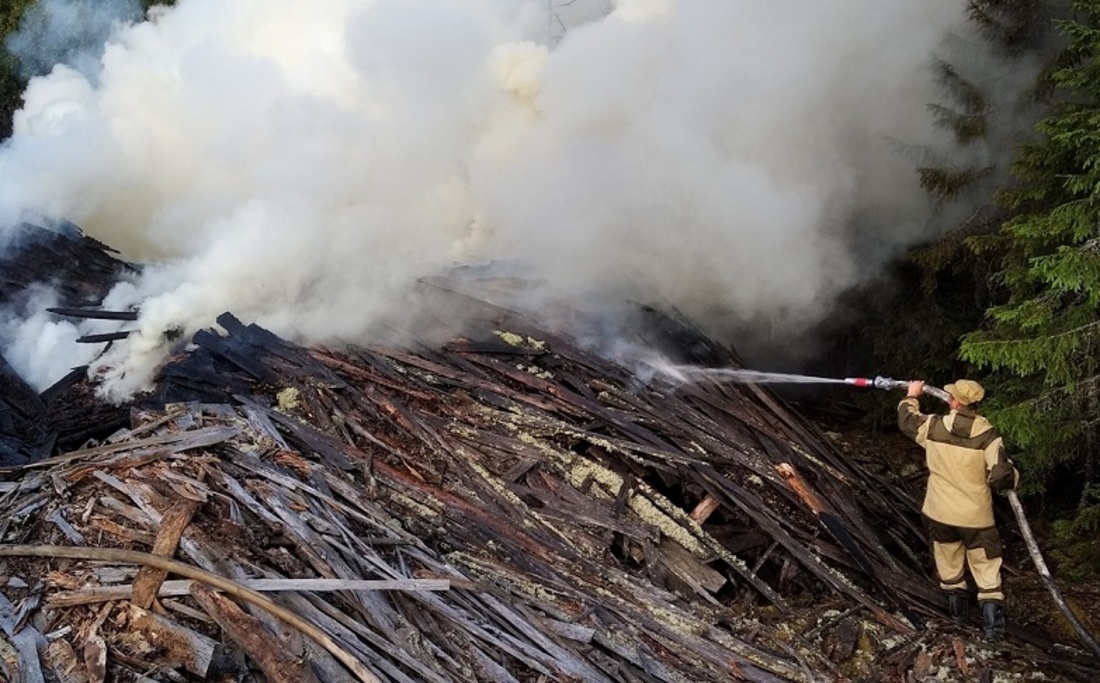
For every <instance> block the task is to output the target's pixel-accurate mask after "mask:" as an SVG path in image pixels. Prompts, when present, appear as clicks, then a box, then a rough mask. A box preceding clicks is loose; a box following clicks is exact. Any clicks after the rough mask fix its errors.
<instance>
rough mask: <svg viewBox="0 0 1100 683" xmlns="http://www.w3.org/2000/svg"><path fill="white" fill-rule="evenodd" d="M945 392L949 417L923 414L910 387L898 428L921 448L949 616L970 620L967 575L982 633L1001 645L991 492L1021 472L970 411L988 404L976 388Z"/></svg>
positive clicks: (968, 385) (963, 385)
mask: <svg viewBox="0 0 1100 683" xmlns="http://www.w3.org/2000/svg"><path fill="white" fill-rule="evenodd" d="M944 389H945V390H946V391H947V393H948V394H949V396H950V400H949V401H948V406H949V407H950V409H951V412H950V413H948V414H947V415H928V414H925V413H922V412H921V411H920V405H919V403H918V400H917V399H918V397H919V396H920V395H921V394H923V393H924V382H919V381H918V382H910V383H909V389H908V393H907V394H906V397H905V398H904V399H902V401H901V403H899V404H898V427H899V428H900V429H901V431H902V433H903V434H905V435H906V436H908V437H909V438H911V439H914V440H915V441H916V442H917V443H918V444H919V445H921V446H923V447H924V452H925V461H926V464H927V466H928V490H927V492H926V493H925V496H924V505H923V507H922V508H921V513H922V515H923V517H924V520H925V524H926V526H927V528H928V535H929V538H930V539H931V542H932V554H933V557H934V558H935V561H936V573H937V574H938V575H939V580H940V588H942V589H943V590H944V591H945V592H946V594H947V611H948V613H949V614H950V615H951V617H952V618H953V619H954V620H955V621H956V622H958V623H960V624H961V623H966V621H967V620H968V617H969V603H968V593H967V587H966V574H965V571H966V568H967V567H969V569H970V575H971V577H972V578H973V580H974V583H975V585H976V586H977V588H978V604H979V605H980V607H981V613H982V634H983V636H984V637H985V638H987V639H989V640H1000V639H1001V638H1003V637H1004V632H1005V613H1004V598H1005V596H1004V592H1003V591H1002V588H1001V538H1000V534H998V533H997V527H996V525H995V523H994V521H993V492H995V491H996V492H1000V491H1006V490H1009V489H1014V488H1015V487H1016V485H1017V483H1018V482H1019V476H1020V475H1019V473H1018V472H1017V471H1016V468H1015V467H1014V466H1013V464H1012V462H1011V461H1010V460H1009V459H1008V458H1007V457H1006V456H1005V452H1004V444H1003V441H1002V439H1001V436H1000V435H999V434H998V433H997V431H996V430H995V429H994V428H993V425H992V424H990V423H989V420H987V419H985V418H984V417H982V416H981V415H979V414H978V413H977V411H976V409H975V406H976V405H977V403H978V402H979V401H981V400H982V398H984V397H985V390H984V389H983V388H982V386H981V385H980V384H978V383H977V382H975V381H973V380H969V379H960V380H958V381H957V382H955V383H954V384H948V385H947V386H946V387H944Z"/></svg>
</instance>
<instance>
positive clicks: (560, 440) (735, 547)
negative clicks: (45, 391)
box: [0, 315, 1075, 683]
mask: <svg viewBox="0 0 1100 683" xmlns="http://www.w3.org/2000/svg"><path fill="white" fill-rule="evenodd" d="M219 324H220V325H221V327H222V328H223V329H222V330H218V331H215V330H209V331H205V332H203V333H200V334H199V335H196V337H195V339H194V343H195V348H194V349H193V350H191V351H189V352H188V353H187V354H184V355H182V356H181V357H179V358H177V359H176V360H175V361H174V362H173V363H171V364H170V365H168V366H167V367H166V368H164V370H163V372H162V374H161V376H160V378H159V380H158V383H157V388H156V390H155V391H154V393H153V394H152V395H151V396H150V397H146V399H147V400H146V401H145V402H144V403H143V404H142V405H140V406H138V405H135V406H133V407H132V410H131V422H130V424H129V425H128V427H127V428H126V429H123V430H120V431H118V432H116V433H115V434H113V435H111V436H110V437H109V438H107V439H105V440H104V442H103V443H96V444H84V445H83V447H81V448H79V449H77V450H70V451H69V452H63V453H60V454H57V455H55V456H54V457H50V458H48V459H45V460H41V461H39V462H37V463H31V464H27V465H24V466H21V467H16V468H12V469H10V471H9V472H8V473H7V476H6V479H7V481H5V482H3V484H2V485H0V627H2V631H3V634H5V636H6V638H0V677H3V676H6V677H7V680H18V678H17V676H18V677H22V680H26V681H36V680H61V681H95V680H119V681H125V680H135V681H147V680H162V681H177V680H194V679H196V678H198V679H209V680H219V681H229V680H268V681H298V680H318V681H322V682H328V681H339V682H343V681H355V680H358V681H386V682H396V683H410V682H412V681H429V682H438V683H442V682H445V681H472V680H477V681H494V682H500V683H505V682H510V683H518V682H521V681H523V682H527V681H532V682H533V681H585V682H596V683H611V682H620V681H621V682H628V681H629V682H634V681H670V682H671V681H676V682H688V681H722V680H731V679H734V680H744V681H780V680H807V679H810V678H813V677H814V676H816V675H819V674H818V673H814V672H824V673H825V675H828V676H831V677H832V676H836V677H841V676H842V674H841V669H840V667H845V671H847V672H848V673H847V674H844V675H856V676H864V675H866V676H874V675H878V674H882V673H883V672H884V671H886V669H883V668H881V667H882V666H887V667H889V671H890V672H904V671H907V670H910V669H912V668H913V667H914V666H916V667H919V668H920V670H921V671H923V672H926V673H929V674H930V675H934V674H935V672H936V670H937V667H938V666H939V667H945V668H946V667H950V670H951V671H956V670H957V668H958V667H957V664H956V662H955V657H954V651H953V650H950V652H951V657H950V661H949V662H947V663H944V662H943V661H942V660H943V659H944V657H946V655H944V657H940V658H939V659H937V660H935V661H930V660H929V657H928V656H927V655H926V654H925V649H927V648H923V646H921V647H918V645H921V644H922V643H923V642H925V641H924V640H923V639H932V638H935V637H936V636H935V635H934V633H932V632H931V631H926V632H922V633H914V632H913V629H912V624H910V623H908V622H906V621H905V620H904V618H903V617H902V616H899V615H898V614H897V613H896V605H894V604H892V603H893V602H894V601H896V600H901V601H904V602H905V603H906V607H907V609H909V610H912V611H913V612H915V613H920V614H921V615H922V616H924V617H926V618H927V617H936V616H937V615H941V612H940V607H939V604H938V598H939V596H938V592H937V591H936V590H935V587H934V585H932V583H931V582H930V581H929V580H928V578H927V576H926V575H925V574H924V571H923V568H921V567H919V566H914V563H913V562H911V561H910V560H909V559H908V558H910V557H915V556H917V554H918V553H920V552H921V550H920V544H921V543H922V540H921V536H920V532H919V528H917V526H916V524H915V523H914V522H913V509H914V508H913V501H912V500H911V499H910V498H908V497H906V495H904V494H903V493H901V492H900V491H899V490H897V489H895V488H892V487H890V486H887V485H879V484H878V483H876V482H875V481H873V480H871V478H869V477H867V476H866V475H865V474H864V473H863V472H862V471H861V470H860V469H859V467H858V466H857V465H855V464H853V463H852V462H850V461H849V460H847V459H845V458H844V457H843V456H842V455H841V454H840V453H838V452H837V451H836V450H835V449H834V448H833V447H832V446H830V445H829V444H828V442H826V441H825V440H824V439H822V438H820V437H819V436H818V435H817V433H816V431H815V430H814V429H813V428H811V427H810V426H809V425H808V424H807V423H805V422H804V421H802V420H801V419H799V418H798V417H797V416H796V415H794V414H793V413H791V412H790V411H788V410H787V409H786V408H785V407H784V406H783V404H782V403H781V402H779V401H777V400H776V399H775V398H774V397H773V396H771V395H769V394H766V393H764V392H763V391H761V390H758V389H756V388H753V387H729V386H717V385H683V386H674V385H670V384H662V383H661V382H652V383H650V384H648V385H643V384H641V383H640V382H639V381H638V380H637V379H636V378H634V377H633V376H632V375H631V374H630V372H628V371H627V370H626V369H625V368H623V367H620V366H617V365H615V364H613V363H610V362H608V361H606V360H603V359H599V358H596V357H593V356H591V355H588V354H586V353H584V352H583V351H581V350H579V349H578V348H577V347H576V346H575V345H573V344H571V343H569V342H568V341H566V340H563V339H558V338H553V337H550V336H549V335H539V334H538V333H537V332H536V331H531V330H520V329H512V330H509V331H508V332H502V333H498V334H496V335H492V334H487V335H486V338H485V339H482V340H477V341H470V340H460V341H456V342H454V343H452V344H450V345H448V346H446V347H443V348H439V349H434V350H428V349H421V350H418V351H417V352H415V353H413V352H409V351H399V350H396V349H393V348H388V347H386V348H382V347H379V348H344V349H339V350H324V349H314V350H309V351H307V350H305V349H302V348H300V347H297V346H294V345H292V344H290V343H288V342H286V341H284V340H282V339H279V338H278V337H276V336H275V335H272V334H271V333H270V332H267V331H265V330H263V329H261V328H258V327H255V326H246V325H244V324H242V323H240V322H239V321H237V320H236V319H234V318H232V317H231V316H228V315H226V316H222V317H221V318H219ZM726 361H727V362H732V359H726ZM784 462H786V463H792V464H793V465H794V466H796V467H797V468H798V470H799V472H800V473H801V474H802V476H804V477H805V478H806V479H807V480H808V481H809V482H810V483H811V484H812V485H813V487H814V489H815V490H816V491H817V492H818V494H819V495H821V496H822V497H824V498H825V499H827V502H828V505H829V510H830V515H831V516H832V517H833V518H835V519H836V520H837V521H838V523H842V524H843V525H844V527H845V529H846V531H847V533H848V534H849V535H850V537H851V541H852V542H853V543H856V544H858V546H859V548H860V550H861V553H860V556H861V557H860V558H859V559H860V562H867V563H869V564H870V566H871V567H873V570H874V573H875V574H876V576H877V577H878V578H879V579H880V581H882V582H888V583H889V585H890V586H891V587H892V590H893V591H894V592H895V593H896V595H886V594H884V593H883V591H882V589H881V586H880V584H878V583H876V582H875V581H873V580H872V578H871V577H870V576H868V574H867V573H866V571H864V569H863V568H862V565H861V564H860V563H859V562H857V561H856V559H853V557H852V555H851V554H849V552H848V551H846V549H845V547H843V546H842V545H841V544H839V543H837V542H836V540H835V539H834V538H833V537H832V536H830V535H829V534H825V533H822V528H821V526H820V524H819V523H818V520H817V517H816V515H815V511H813V510H810V509H808V508H807V507H806V506H805V505H804V504H803V503H802V501H801V500H800V499H799V497H798V495H796V493H795V492H793V491H792V490H791V488H790V487H789V486H788V485H787V484H786V483H785V481H784V479H783V478H782V477H781V476H779V475H778V474H777V472H776V470H775V466H776V465H777V464H779V463H784ZM884 540H885V541H886V542H885V544H884ZM888 548H889V549H888ZM948 628H950V626H948ZM899 644H900V645H899ZM915 644H916V645H915ZM948 650H949V648H944V649H942V651H943V652H947V651H948ZM936 652H940V650H936ZM918 655H920V656H918ZM1037 656H1038V657H1041V656H1042V655H1041V653H1040V654H1039V655H1037ZM884 663H885V664H884ZM1074 666H1075V665H1074V664H1073V663H1072V662H1070V661H1068V658H1064V657H1063V658H1059V661H1057V662H1054V661H1052V662H1051V663H1050V665H1049V667H1048V669H1047V670H1048V671H1054V670H1063V671H1064V670H1068V671H1071V672H1073V671H1074V669H1073V667H1074ZM860 667H862V668H860ZM875 667H880V668H878V669H876V668H875ZM1058 667H1061V669H1058ZM189 677H190V678H189Z"/></svg>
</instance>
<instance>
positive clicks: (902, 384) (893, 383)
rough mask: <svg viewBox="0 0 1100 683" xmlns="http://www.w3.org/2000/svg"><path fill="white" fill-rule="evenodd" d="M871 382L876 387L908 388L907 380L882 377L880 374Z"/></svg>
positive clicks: (887, 388) (888, 388)
mask: <svg viewBox="0 0 1100 683" xmlns="http://www.w3.org/2000/svg"><path fill="white" fill-rule="evenodd" d="M872 383H873V385H874V387H875V388H876V389H886V390H891V389H907V388H909V382H907V381H906V380H903V379H893V378H890V377H883V376H882V375H879V376H878V377H876V378H875V379H874V380H873V382H872Z"/></svg>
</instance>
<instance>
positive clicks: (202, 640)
mask: <svg viewBox="0 0 1100 683" xmlns="http://www.w3.org/2000/svg"><path fill="white" fill-rule="evenodd" d="M128 619H129V626H130V634H131V635H141V636H143V637H144V639H145V641H146V643H148V646H149V651H150V652H155V655H151V656H152V657H154V661H156V662H158V663H161V664H165V665H168V666H170V667H172V668H175V667H182V668H183V669H185V670H187V671H190V672H191V673H193V674H195V675H196V676H200V677H205V676H206V675H207V674H209V673H210V666H211V664H212V663H213V662H214V661H215V660H216V659H217V658H219V657H220V656H221V645H220V644H218V643H217V642H216V641H214V640H211V639H210V638H207V637H206V636H204V635H202V634H201V633H196V632H195V631H192V630H191V629H189V628H186V627H184V626H181V625H180V624H178V623H176V622H175V621H172V620H171V619H168V618H167V617H162V616H160V615H159V614H153V613H152V612H150V611H148V610H146V609H142V608H141V607H138V606H137V605H133V604H131V605H130V612H129V615H128Z"/></svg>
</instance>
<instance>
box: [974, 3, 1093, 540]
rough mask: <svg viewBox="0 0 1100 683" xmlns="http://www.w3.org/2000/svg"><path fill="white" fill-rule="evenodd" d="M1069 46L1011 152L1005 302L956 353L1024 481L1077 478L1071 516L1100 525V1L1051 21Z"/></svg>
mask: <svg viewBox="0 0 1100 683" xmlns="http://www.w3.org/2000/svg"><path fill="white" fill-rule="evenodd" d="M1057 25H1058V29H1059V31H1060V33H1061V34H1062V35H1063V36H1064V37H1065V40H1066V46H1065V48H1064V50H1063V52H1062V55H1061V58H1060V59H1059V62H1058V66H1057V68H1056V69H1054V70H1053V71H1052V72H1050V74H1049V83H1050V86H1051V88H1052V91H1051V92H1052V94H1053V96H1054V98H1055V103H1054V104H1053V105H1052V107H1051V109H1050V110H1049V112H1048V114H1047V115H1046V116H1045V117H1044V118H1043V119H1042V120H1041V121H1040V123H1039V124H1038V125H1037V131H1038V132H1039V133H1040V134H1041V139H1040V140H1039V141H1038V142H1035V143H1033V144H1028V145H1024V146H1022V147H1021V148H1020V150H1019V153H1018V156H1017V159H1016V161H1015V162H1014V163H1013V165H1012V171H1013V174H1014V175H1015V177H1016V178H1017V179H1018V181H1019V185H1018V186H1016V187H1013V188H1011V189H1009V190H1005V191H1003V192H1002V193H1001V194H1000V196H999V199H1000V202H1001V204H1002V206H1003V207H1004V208H1005V209H1006V210H1008V211H1009V212H1011V215H1012V218H1010V219H1009V220H1007V221H1006V222H1005V223H1004V224H1003V226H1002V229H1001V232H1000V239H1001V247H1002V248H1003V249H1004V252H1003V260H1002V261H1001V267H1000V269H999V272H998V273H997V274H996V276H995V282H996V284H997V285H998V286H999V287H1001V288H1003V292H1004V294H1005V298H1004V303H1002V304H1001V305H998V306H994V307H992V308H990V309H989V311H988V312H987V319H986V323H985V325H984V326H983V327H982V329H980V330H978V331H975V332H972V333H970V334H967V335H966V336H965V337H964V338H963V341H962V345H961V348H960V356H961V358H963V359H964V360H966V361H969V362H971V363H974V364H975V365H977V366H979V367H981V368H986V369H988V370H990V371H992V372H993V373H995V374H994V375H993V377H994V381H995V383H996V389H997V390H996V391H995V392H994V399H993V401H992V403H991V406H990V407H991V408H992V411H991V417H992V419H993V420H994V422H995V423H996V424H997V426H998V427H999V428H1000V429H1001V430H1002V432H1004V433H1005V435H1006V437H1007V438H1008V439H1009V440H1010V441H1011V443H1013V444H1014V445H1015V446H1016V447H1018V448H1019V449H1021V452H1020V454H1019V455H1018V460H1019V461H1020V463H1021V465H1023V466H1024V467H1025V468H1026V470H1027V471H1028V473H1029V474H1030V476H1029V477H1028V479H1029V480H1030V481H1031V488H1032V489H1033V490H1034V489H1038V488H1040V487H1047V486H1051V485H1053V484H1055V483H1057V484H1058V485H1059V488H1060V489H1062V490H1065V489H1064V486H1063V485H1064V484H1074V483H1075V484H1076V487H1075V488H1076V490H1075V491H1074V493H1075V494H1076V495H1077V496H1078V497H1077V500H1076V508H1077V509H1076V511H1075V523H1076V525H1077V527H1078V528H1079V529H1084V528H1088V529H1091V530H1096V529H1098V528H1100V489H1098V488H1097V471H1096V468H1097V455H1096V453H1095V448H1096V435H1097V426H1098V424H1100V374H1098V365H1100V364H1098V362H1097V353H1098V351H1100V227H1098V221H1100V0H1075V2H1073V13H1072V16H1071V18H1068V19H1065V20H1062V21H1059V22H1057Z"/></svg>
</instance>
